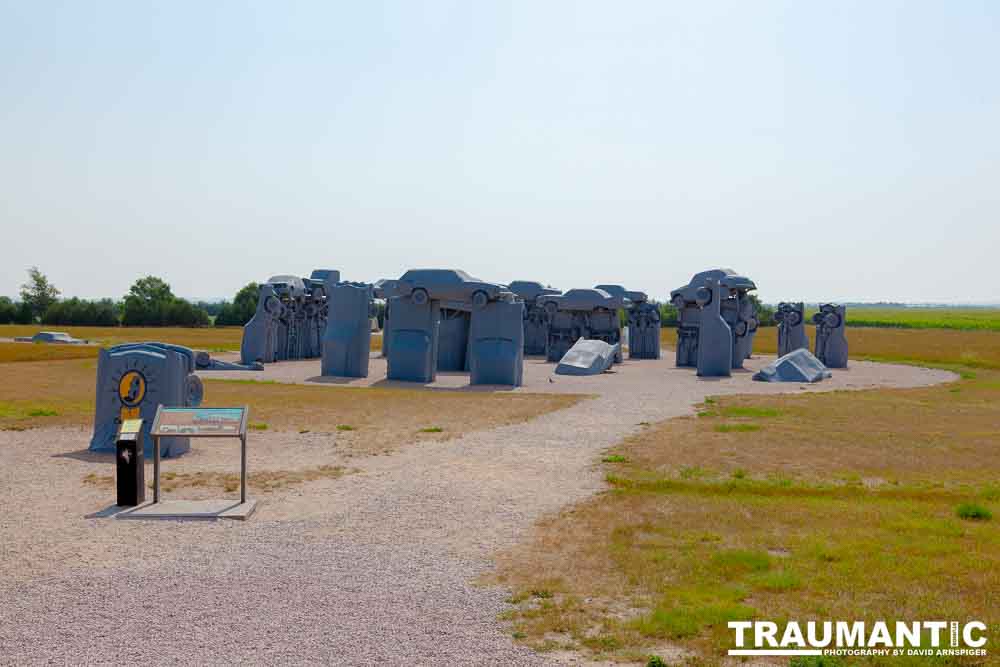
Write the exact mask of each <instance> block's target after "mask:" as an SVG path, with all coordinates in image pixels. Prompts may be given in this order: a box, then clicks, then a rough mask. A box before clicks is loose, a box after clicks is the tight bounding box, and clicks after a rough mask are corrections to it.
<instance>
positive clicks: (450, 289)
mask: <svg viewBox="0 0 1000 667" xmlns="http://www.w3.org/2000/svg"><path fill="white" fill-rule="evenodd" d="M503 291H504V289H503V286H501V285H496V284H494V283H486V282H483V281H481V280H479V279H478V278H473V277H472V276H470V275H469V274H468V273H466V272H465V271H460V270H458V269H410V270H409V271H407V272H406V273H404V274H403V275H402V276H400V278H399V281H398V282H397V283H396V294H397V295H399V296H409V297H410V298H411V299H412V300H413V302H414V303H415V304H417V305H422V304H424V303H427V301H428V300H435V301H466V302H469V303H471V304H472V305H473V307H475V308H485V307H486V304H487V303H489V302H490V301H496V300H497V299H498V298H500V294H501V292H503Z"/></svg>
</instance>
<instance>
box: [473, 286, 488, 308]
mask: <svg viewBox="0 0 1000 667" xmlns="http://www.w3.org/2000/svg"><path fill="white" fill-rule="evenodd" d="M489 302H490V295H489V294H487V293H486V292H484V291H482V290H477V291H475V292H473V293H472V305H473V306H474V307H476V308H479V309H480V310H481V309H483V308H485V307H486V304H488V303H489Z"/></svg>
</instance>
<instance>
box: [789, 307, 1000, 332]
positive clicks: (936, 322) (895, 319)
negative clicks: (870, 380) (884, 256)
mask: <svg viewBox="0 0 1000 667" xmlns="http://www.w3.org/2000/svg"><path fill="white" fill-rule="evenodd" d="M815 312H816V309H815V308H813V309H808V311H807V313H806V316H807V317H812V314H813V313H815ZM847 321H848V326H850V327H901V328H906V329H960V330H964V331H975V330H984V331H987V330H988V331H1000V309H998V308H920V307H913V308H884V307H878V306H874V307H872V306H848V307H847Z"/></svg>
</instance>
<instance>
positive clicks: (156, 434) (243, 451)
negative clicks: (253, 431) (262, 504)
mask: <svg viewBox="0 0 1000 667" xmlns="http://www.w3.org/2000/svg"><path fill="white" fill-rule="evenodd" d="M164 407H167V408H168V409H175V410H190V411H192V412H197V411H198V410H242V411H243V416H242V419H241V420H240V429H239V433H235V434H234V433H183V434H178V433H169V434H167V433H161V432H160V430H159V428H160V414H161V412H162V411H163V408H164ZM249 414H250V406H249V405H243V406H238V407H215V408H208V407H205V408H187V407H170V406H164V405H163V404H162V403H161V404H160V405H158V406H156V416H155V417H153V423H152V425H151V426H150V429H149V434H150V435H151V436H152V437H153V504H156V503H158V502H160V438H161V437H168V438H239V439H240V504H243V503H245V502H246V501H247V416H248V415H249Z"/></svg>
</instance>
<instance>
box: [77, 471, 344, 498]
mask: <svg viewBox="0 0 1000 667" xmlns="http://www.w3.org/2000/svg"><path fill="white" fill-rule="evenodd" d="M346 473H347V469H346V468H344V467H343V466H333V465H322V466H317V467H315V468H306V469H304V470H263V471H259V472H252V473H250V474H249V475H247V486H248V487H250V489H252V490H254V491H262V492H265V493H270V492H272V491H276V490H278V489H283V488H286V487H289V486H297V485H299V484H304V483H305V482H314V481H316V480H320V479H337V478H338V477H342V476H343V475H344V474H346ZM83 483H84V484H89V485H92V486H96V487H98V488H101V489H113V488H114V486H115V477H114V475H98V474H97V473H89V474H87V475H86V476H84V478H83ZM152 486H153V483H152V482H149V487H150V488H152ZM239 488H240V476H239V475H238V474H236V473H223V472H207V471H194V472H164V473H163V474H162V475H161V476H160V489H161V490H162V491H163V492H164V493H169V492H171V491H176V490H177V489H221V490H223V491H225V492H227V493H233V492H235V491H238V490H239Z"/></svg>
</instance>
